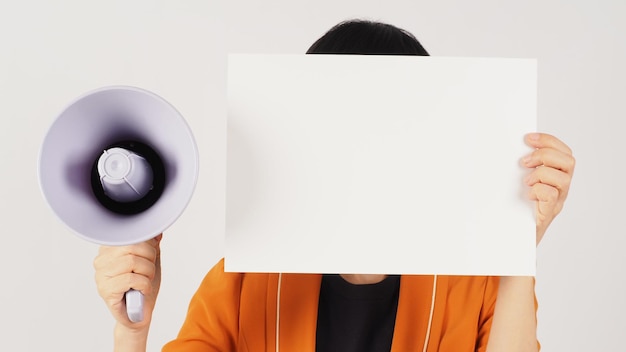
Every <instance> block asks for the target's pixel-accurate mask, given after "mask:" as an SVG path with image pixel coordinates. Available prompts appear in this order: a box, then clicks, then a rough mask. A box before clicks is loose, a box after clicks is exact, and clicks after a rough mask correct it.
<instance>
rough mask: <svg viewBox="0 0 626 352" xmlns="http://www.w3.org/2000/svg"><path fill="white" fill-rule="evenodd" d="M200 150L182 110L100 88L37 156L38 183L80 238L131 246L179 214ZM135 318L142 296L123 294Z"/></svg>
mask: <svg viewBox="0 0 626 352" xmlns="http://www.w3.org/2000/svg"><path fill="white" fill-rule="evenodd" d="M197 177H198V151H197V148H196V143H195V141H194V138H193V134H192V133H191V130H190V129H189V126H188V125H187V123H186V122H185V119H184V118H183V117H182V115H181V114H180V113H179V112H178V111H176V109H175V108H174V107H173V106H172V105H170V104H169V103H168V102H167V101H165V100H164V99H162V98H160V97H159V96H157V95H156V94H153V93H151V92H148V91H146V90H143V89H139V88H134V87H122V86H116V87H105V88H101V89H98V90H95V91H92V92H89V93H87V94H85V95H83V96H81V97H80V98H78V99H77V100H76V101H74V102H73V103H71V104H70V105H69V106H68V107H67V108H66V109H65V110H63V112H61V114H60V115H59V116H58V117H57V119H56V120H55V121H54V123H53V124H52V126H51V127H50V129H49V130H48V133H47V135H46V137H45V139H44V141H43V145H42V147H41V151H40V154H39V184H40V186H41V190H42V192H43V194H44V197H45V199H46V200H47V202H48V204H49V205H50V207H51V208H52V210H53V211H54V213H55V214H56V215H57V216H58V217H59V218H60V219H61V220H62V221H63V222H64V223H65V224H66V225H67V226H68V227H70V228H71V229H72V230H74V232H76V233H77V234H78V235H79V236H80V237H82V238H84V239H86V240H89V241H92V242H95V243H99V244H103V245H128V244H133V243H139V242H143V241H146V240H148V239H151V238H153V237H155V236H156V235H158V234H160V233H161V232H163V231H164V230H165V229H166V228H167V227H169V226H170V225H171V224H172V223H174V221H175V220H176V219H177V218H178V217H179V216H180V214H181V213H182V212H183V210H184V209H185V207H186V206H187V204H188V203H189V200H190V199H191V195H192V194H193V190H194V188H195V185H196V180H197ZM125 298H126V310H127V313H128V317H129V319H130V320H131V321H133V322H138V321H141V320H143V295H142V294H141V293H140V292H139V291H135V290H130V291H128V292H126V296H125Z"/></svg>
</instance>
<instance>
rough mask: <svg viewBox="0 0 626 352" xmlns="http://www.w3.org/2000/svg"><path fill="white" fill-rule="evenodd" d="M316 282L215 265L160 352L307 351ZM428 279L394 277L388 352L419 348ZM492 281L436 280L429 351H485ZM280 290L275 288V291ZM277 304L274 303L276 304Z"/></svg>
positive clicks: (311, 343) (317, 278)
mask: <svg viewBox="0 0 626 352" xmlns="http://www.w3.org/2000/svg"><path fill="white" fill-rule="evenodd" d="M321 280H322V276H321V275H315V274H281V275H279V274H259V273H225V272H224V260H223V259H222V260H220V262H219V263H217V264H216V265H215V266H214V267H213V269H211V271H210V272H209V273H208V274H207V275H206V277H205V278H204V280H203V281H202V284H201V285H200V288H199V289H198V291H197V292H196V294H195V295H194V296H193V298H192V300H191V303H190V305H189V311H188V314H187V318H186V320H185V322H184V324H183V326H182V328H181V330H180V333H179V334H178V337H177V338H176V339H175V340H173V341H171V342H169V343H168V344H166V345H165V346H164V347H163V351H166V352H170V351H171V352H201V351H203V352H204V351H207V352H213V351H228V352H231V351H232V352H244V351H246V352H269V351H272V352H273V351H277V349H276V343H277V340H278V343H279V346H278V347H279V349H278V351H284V352H315V337H316V326H317V306H318V300H319V290H320V284H321ZM433 280H434V277H433V276H413V275H411V276H402V277H401V279H400V297H399V300H398V312H397V315H396V324H395V328H394V335H393V342H392V346H391V352H405V351H419V352H421V351H422V350H423V348H424V341H425V339H426V335H427V329H428V321H429V317H430V310H431V309H430V308H431V303H432V292H433ZM498 283H499V278H498V277H485V276H439V277H437V289H436V293H435V304H434V310H433V317H432V323H431V329H430V334H429V337H428V349H427V351H429V352H435V351H440V352H447V351H451V352H464V351H467V352H470V351H472V352H473V351H481V352H483V351H485V349H486V348H487V340H488V338H489V331H490V328H491V321H492V317H493V312H494V308H495V303H496V296H497V290H498ZM279 287H280V288H279ZM278 302H279V304H278Z"/></svg>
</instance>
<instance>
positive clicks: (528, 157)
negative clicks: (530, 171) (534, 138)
mask: <svg viewBox="0 0 626 352" xmlns="http://www.w3.org/2000/svg"><path fill="white" fill-rule="evenodd" d="M530 159H532V158H531V156H530V155H526V156H525V157H524V158H523V159H522V162H523V163H524V164H528V163H529V162H530Z"/></svg>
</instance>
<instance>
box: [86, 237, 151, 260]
mask: <svg viewBox="0 0 626 352" xmlns="http://www.w3.org/2000/svg"><path fill="white" fill-rule="evenodd" d="M158 251H159V243H158V242H156V241H155V240H154V239H152V240H149V241H146V242H141V243H137V244H133V245H129V246H119V247H107V246H101V247H100V250H99V253H98V256H97V257H96V260H98V259H99V258H100V259H102V258H104V259H107V258H108V259H113V258H116V257H123V256H125V255H129V254H130V255H136V256H139V257H142V258H146V259H147V260H150V261H152V262H154V260H155V259H156V256H157V253H158ZM94 264H95V263H94ZM94 266H95V265H94Z"/></svg>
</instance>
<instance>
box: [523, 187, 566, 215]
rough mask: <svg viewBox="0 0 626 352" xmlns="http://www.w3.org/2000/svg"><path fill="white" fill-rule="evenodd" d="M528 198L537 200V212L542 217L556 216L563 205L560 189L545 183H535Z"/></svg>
mask: <svg viewBox="0 0 626 352" xmlns="http://www.w3.org/2000/svg"><path fill="white" fill-rule="evenodd" d="M528 198H529V199H530V200H535V201H537V212H538V215H539V216H541V217H554V215H556V214H558V213H559V212H560V211H561V209H562V207H563V202H562V201H561V199H560V192H559V190H558V189H556V188H555V187H552V186H550V185H546V184H544V183H536V184H534V185H533V186H532V187H531V188H530V190H529V192H528Z"/></svg>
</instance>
